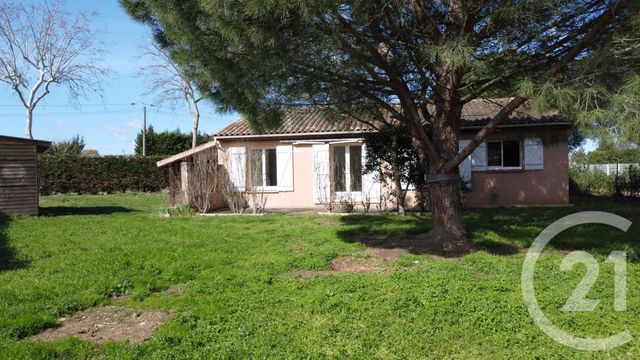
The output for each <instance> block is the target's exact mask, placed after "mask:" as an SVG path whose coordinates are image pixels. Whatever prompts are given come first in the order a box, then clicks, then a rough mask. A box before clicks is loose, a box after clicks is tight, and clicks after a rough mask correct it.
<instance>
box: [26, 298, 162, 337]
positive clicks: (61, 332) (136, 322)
mask: <svg viewBox="0 0 640 360" xmlns="http://www.w3.org/2000/svg"><path fill="white" fill-rule="evenodd" d="M172 316H173V314H172V313H170V312H166V311H138V310H131V309H126V308H122V307H115V306H105V307H101V308H96V309H90V310H86V311H81V312H79V313H77V314H75V315H73V316H71V317H68V318H61V319H59V320H58V324H57V325H56V326H55V327H53V328H50V329H46V330H45V331H43V332H41V333H40V334H38V335H36V336H33V337H32V339H34V340H40V341H56V340H60V339H63V338H66V337H68V336H75V337H77V338H79V339H81V340H86V341H92V342H95V343H98V344H101V343H104V342H107V341H111V340H112V341H118V342H124V343H127V344H139V343H141V342H143V341H145V340H147V339H148V338H150V337H151V335H153V333H154V332H155V331H156V329H157V328H158V327H159V326H160V325H161V324H162V323H164V322H165V321H167V320H169V319H170V318H171V317H172Z"/></svg>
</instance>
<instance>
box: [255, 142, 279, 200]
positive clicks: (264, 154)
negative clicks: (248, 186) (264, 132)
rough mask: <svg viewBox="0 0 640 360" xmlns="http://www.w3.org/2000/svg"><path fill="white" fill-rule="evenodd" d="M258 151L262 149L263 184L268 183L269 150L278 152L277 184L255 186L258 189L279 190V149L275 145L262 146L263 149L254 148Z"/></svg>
mask: <svg viewBox="0 0 640 360" xmlns="http://www.w3.org/2000/svg"><path fill="white" fill-rule="evenodd" d="M254 150H256V151H260V158H261V161H260V163H261V164H262V169H261V176H262V184H266V183H267V150H273V151H275V152H276V163H275V164H274V165H276V169H275V171H276V184H275V185H256V186H255V188H256V190H258V191H278V189H279V188H278V186H279V184H278V150H277V149H276V148H274V147H269V148H261V149H254Z"/></svg>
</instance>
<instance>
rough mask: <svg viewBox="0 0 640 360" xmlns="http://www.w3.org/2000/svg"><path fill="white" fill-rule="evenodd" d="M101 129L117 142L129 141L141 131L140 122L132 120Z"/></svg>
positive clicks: (104, 126) (108, 125)
mask: <svg viewBox="0 0 640 360" xmlns="http://www.w3.org/2000/svg"><path fill="white" fill-rule="evenodd" d="M102 128H103V129H104V130H105V131H106V132H108V133H109V134H111V135H112V136H113V137H115V138H116V139H118V140H130V139H132V138H133V136H135V134H136V133H137V132H138V131H139V130H140V129H142V125H140V121H139V120H136V119H133V120H129V121H127V122H126V123H123V124H119V125H110V124H107V125H103V126H102Z"/></svg>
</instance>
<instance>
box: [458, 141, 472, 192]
mask: <svg viewBox="0 0 640 360" xmlns="http://www.w3.org/2000/svg"><path fill="white" fill-rule="evenodd" d="M470 142H471V141H470V140H460V142H459V148H460V150H459V151H462V150H464V149H465V148H466V147H467V145H469V143H470ZM458 172H459V173H460V179H462V182H464V184H465V185H466V186H467V187H468V188H469V189H471V156H467V158H466V159H464V160H462V162H461V163H460V165H458Z"/></svg>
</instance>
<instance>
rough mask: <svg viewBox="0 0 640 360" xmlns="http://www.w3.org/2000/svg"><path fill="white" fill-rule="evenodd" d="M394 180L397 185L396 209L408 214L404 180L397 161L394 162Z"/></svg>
mask: <svg viewBox="0 0 640 360" xmlns="http://www.w3.org/2000/svg"><path fill="white" fill-rule="evenodd" d="M392 166H393V181H394V182H395V186H396V211H397V212H398V213H400V214H402V215H404V214H406V212H407V210H406V207H405V195H406V194H405V192H404V189H402V180H401V178H400V166H398V164H397V163H395V164H393V165H392Z"/></svg>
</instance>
